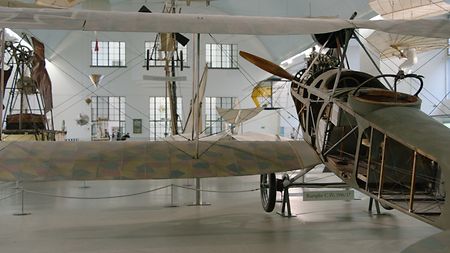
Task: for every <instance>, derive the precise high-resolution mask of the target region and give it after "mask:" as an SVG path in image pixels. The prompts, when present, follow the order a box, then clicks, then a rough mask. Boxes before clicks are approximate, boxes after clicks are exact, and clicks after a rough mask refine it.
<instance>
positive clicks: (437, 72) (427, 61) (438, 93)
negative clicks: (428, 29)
mask: <svg viewBox="0 0 450 253" xmlns="http://www.w3.org/2000/svg"><path fill="white" fill-rule="evenodd" d="M417 57H418V62H417V64H416V65H414V66H413V67H412V68H411V73H414V74H418V75H423V76H424V79H423V80H424V86H423V90H422V92H421V93H420V94H419V97H420V98H421V99H422V111H424V112H425V113H428V114H429V113H432V114H433V115H434V114H443V113H449V112H450V110H448V111H446V112H443V111H442V110H440V109H435V107H436V106H437V105H438V104H439V102H440V101H441V100H442V99H444V97H445V95H446V93H447V92H448V87H449V86H450V83H449V79H448V68H449V57H448V56H447V50H446V49H439V50H431V51H428V52H424V53H420V54H418V55H417ZM403 61H404V60H401V59H398V58H395V57H393V58H390V59H387V60H383V61H382V62H381V66H380V67H381V69H382V71H383V72H384V73H392V74H395V73H397V71H398V66H399V65H400V64H401V63H402V62H403ZM416 87H418V85H417V84H416V83H415V82H411V81H408V80H405V81H404V82H402V83H400V84H399V85H398V90H399V91H403V92H406V93H410V94H413V93H415V92H416V91H417V88H416Z"/></svg>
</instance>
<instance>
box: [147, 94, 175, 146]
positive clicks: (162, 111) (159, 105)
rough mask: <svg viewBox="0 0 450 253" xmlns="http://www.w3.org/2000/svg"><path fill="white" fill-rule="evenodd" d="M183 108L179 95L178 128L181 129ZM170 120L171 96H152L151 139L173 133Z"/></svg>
mask: <svg viewBox="0 0 450 253" xmlns="http://www.w3.org/2000/svg"><path fill="white" fill-rule="evenodd" d="M166 99H167V100H166ZM166 105H167V107H166ZM182 109H183V108H182V98H180V97H177V114H178V121H177V126H178V130H181V116H182V112H183V110H182ZM170 122H171V117H170V103H169V98H165V97H150V140H153V141H154V140H157V139H159V138H164V137H165V136H167V135H171V134H170V133H171V132H172V131H171V125H170Z"/></svg>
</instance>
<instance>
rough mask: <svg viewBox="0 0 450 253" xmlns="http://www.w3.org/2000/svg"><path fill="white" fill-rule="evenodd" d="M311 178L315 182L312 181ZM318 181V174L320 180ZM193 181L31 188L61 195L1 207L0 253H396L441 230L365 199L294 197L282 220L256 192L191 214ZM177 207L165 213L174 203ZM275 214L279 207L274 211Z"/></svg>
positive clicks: (226, 196)
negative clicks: (378, 211) (376, 208)
mask: <svg viewBox="0 0 450 253" xmlns="http://www.w3.org/2000/svg"><path fill="white" fill-rule="evenodd" d="M313 177H314V176H313ZM318 177H320V176H318ZM258 183H259V177H257V176H251V177H233V178H220V179H215V178H213V179H204V180H202V188H204V189H209V190H219V191H239V190H243V191H245V190H253V189H255V188H258ZM170 184H176V185H181V186H188V187H191V186H190V185H192V184H194V181H193V180H174V181H168V180H160V181H157V180H153V181H101V182H99V181H94V182H88V183H87V185H88V186H89V188H80V186H83V184H82V182H46V183H27V184H24V189H26V190H29V191H36V192H40V193H48V194H51V195H58V196H60V197H55V196H42V195H37V194H36V193H31V192H28V193H25V199H24V211H25V212H31V215H27V216H15V215H13V214H14V213H21V197H20V194H17V195H15V196H12V197H10V198H6V199H3V200H1V201H0V252H1V253H16V252H17V253H19V252H20V253H24V252H36V253H40V252H42V253H44V252H45V253H51V252H67V253H75V252H77V253H79V252H102V253H103V252H110V253H118V252H121V253H122V252H123V253H125V252H126V253H132V252H139V253H142V252H162V253H163V252H183V253H190V252H193V253H194V252H195V253H198V252H214V253H221V252H226V253H230V252H233V253H237V252H246V253H250V252H302V253H307V252H314V253H318V252H333V253H335V252H346V253H352V252H370V253H376V252H383V253H387V252H400V251H401V250H403V249H404V248H406V247H407V246H408V245H411V244H413V243H414V242H416V241H418V240H420V239H422V238H425V237H428V236H430V235H433V234H436V233H438V232H439V231H440V230H438V229H436V228H433V227H431V226H429V225H427V224H425V223H422V222H420V221H417V220H415V219H413V218H410V217H408V216H406V215H404V214H401V213H399V212H397V211H384V210H382V212H383V214H382V215H375V214H370V213H368V212H367V207H368V199H367V197H364V196H363V195H361V194H358V193H357V194H356V198H357V200H352V201H348V202H346V201H320V202H317V201H302V197H301V191H300V189H297V192H298V193H297V194H293V196H292V197H291V201H292V208H293V213H294V214H296V215H297V216H296V217H295V218H282V217H280V216H278V215H277V214H275V213H264V212H263V211H262V209H261V207H260V206H261V204H260V199H259V191H249V192H239V193H224V192H221V193H216V192H206V193H203V198H204V200H205V201H207V202H209V203H210V204H211V205H210V206H188V205H187V204H190V203H192V202H193V201H194V199H195V197H194V196H195V193H194V192H193V191H191V190H187V189H182V188H178V187H175V188H174V189H173V193H174V194H173V195H171V188H170V187H168V188H164V189H162V190H158V191H155V192H151V193H146V194H142V195H136V196H130V197H123V198H110V199H89V200H86V199H84V200H80V199H69V198H61V197H70V196H72V197H76V196H78V197H79V196H81V197H94V198H95V197H106V196H117V195H126V194H130V193H138V192H144V191H147V190H149V189H154V188H157V187H161V186H166V185H170ZM13 186H14V184H0V199H1V198H4V197H7V196H8V194H10V193H14V192H15V190H14V189H11V187H13ZM172 204H174V205H179V206H178V207H168V206H170V205H172ZM277 208H278V209H279V205H278V206H277Z"/></svg>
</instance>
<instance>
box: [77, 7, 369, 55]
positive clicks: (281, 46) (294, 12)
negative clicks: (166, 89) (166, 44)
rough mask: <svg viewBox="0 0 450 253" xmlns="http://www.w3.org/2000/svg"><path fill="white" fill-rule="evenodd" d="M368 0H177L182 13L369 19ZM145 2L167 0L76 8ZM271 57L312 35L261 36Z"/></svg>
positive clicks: (301, 45)
mask: <svg viewBox="0 0 450 253" xmlns="http://www.w3.org/2000/svg"><path fill="white" fill-rule="evenodd" d="M368 2H369V0H278V1H273V0H245V1H243V0H211V2H210V5H209V6H206V3H205V0H191V5H190V6H186V1H184V0H177V4H178V5H179V7H181V8H182V10H181V11H182V12H183V13H211V14H229V15H246V16H247V15H253V16H286V17H339V18H348V17H350V16H351V15H352V13H353V12H354V11H357V12H358V16H357V18H362V19H368V18H371V17H373V16H375V12H373V11H372V10H371V8H370V7H369V4H368ZM143 4H145V5H146V6H147V7H148V8H150V9H151V10H152V11H154V12H161V11H162V9H163V6H164V0H140V1H130V0H85V1H84V2H82V3H81V5H79V7H77V8H85V9H97V10H121V11H137V10H138V9H139V8H140V7H141V6H142V5H143ZM258 39H260V40H261V42H262V43H263V45H264V46H265V47H266V49H267V52H268V53H269V55H270V56H271V60H272V61H275V62H278V63H280V62H281V61H283V60H284V59H286V58H289V57H290V56H293V55H295V54H296V53H298V52H300V51H303V50H304V49H306V48H308V47H310V45H311V43H312V42H313V41H312V39H311V36H258Z"/></svg>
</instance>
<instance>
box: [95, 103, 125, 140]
mask: <svg viewBox="0 0 450 253" xmlns="http://www.w3.org/2000/svg"><path fill="white" fill-rule="evenodd" d="M91 119H92V126H91V138H92V139H105V138H107V137H108V135H109V136H112V135H114V136H117V134H120V135H123V134H125V133H126V132H125V130H126V129H125V97H106V96H93V97H92V103H91Z"/></svg>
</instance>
